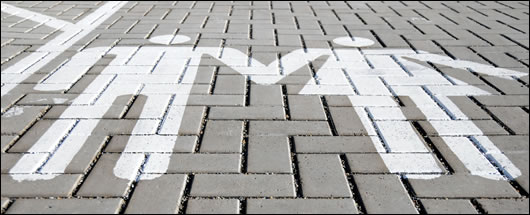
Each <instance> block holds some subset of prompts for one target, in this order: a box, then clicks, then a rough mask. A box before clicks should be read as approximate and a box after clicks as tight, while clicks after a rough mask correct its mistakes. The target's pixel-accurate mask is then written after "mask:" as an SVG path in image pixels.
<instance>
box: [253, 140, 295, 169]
mask: <svg viewBox="0 0 530 215" xmlns="http://www.w3.org/2000/svg"><path fill="white" fill-rule="evenodd" d="M247 162H248V167H247V171H248V172H251V173H292V169H291V153H290V151H289V143H288V141H287V137H278V136H272V137H266V136H252V137H250V138H249V142H248V161H247Z"/></svg>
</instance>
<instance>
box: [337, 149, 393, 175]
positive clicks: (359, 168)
mask: <svg viewBox="0 0 530 215" xmlns="http://www.w3.org/2000/svg"><path fill="white" fill-rule="evenodd" d="M346 158H347V159H348V164H349V166H350V169H351V171H352V173H390V171H389V170H388V168H387V167H386V165H385V163H384V161H383V159H382V158H381V156H380V155H379V154H347V155H346Z"/></svg>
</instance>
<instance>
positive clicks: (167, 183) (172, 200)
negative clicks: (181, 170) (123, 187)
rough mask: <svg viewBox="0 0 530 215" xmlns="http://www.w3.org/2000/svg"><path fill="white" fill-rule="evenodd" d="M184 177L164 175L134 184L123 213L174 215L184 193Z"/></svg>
mask: <svg viewBox="0 0 530 215" xmlns="http://www.w3.org/2000/svg"><path fill="white" fill-rule="evenodd" d="M185 184H186V175H174V174H166V175H162V176H160V177H159V178H156V179H153V180H143V181H140V182H138V184H136V188H135V189H134V192H133V195H132V196H131V199H130V200H129V204H127V209H126V210H125V213H136V214H138V213H175V212H177V211H178V206H179V203H180V200H181V197H182V194H183V192H184V186H185Z"/></svg>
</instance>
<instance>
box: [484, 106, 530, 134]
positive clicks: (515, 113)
mask: <svg viewBox="0 0 530 215" xmlns="http://www.w3.org/2000/svg"><path fill="white" fill-rule="evenodd" d="M488 110H490V111H491V112H492V113H493V114H494V115H495V117H497V118H498V119H500V120H501V121H502V122H503V123H504V124H505V125H506V126H508V127H509V128H510V129H511V130H512V131H513V132H515V134H528V129H529V126H528V119H529V117H528V112H525V111H524V110H523V109H521V108H517V107H490V108H488Z"/></svg>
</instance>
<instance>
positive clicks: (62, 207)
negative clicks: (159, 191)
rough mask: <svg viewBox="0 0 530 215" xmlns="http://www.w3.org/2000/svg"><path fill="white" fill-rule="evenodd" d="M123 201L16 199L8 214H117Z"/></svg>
mask: <svg viewBox="0 0 530 215" xmlns="http://www.w3.org/2000/svg"><path fill="white" fill-rule="evenodd" d="M123 202H124V201H123V199H18V200H17V201H15V203H13V205H11V207H9V209H8V210H7V212H6V213H8V214H21V213H23V214H24V213H32V214H62V213H72V214H76V213H92V214H109V213H118V211H119V210H120V207H121V205H122V204H123Z"/></svg>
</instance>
